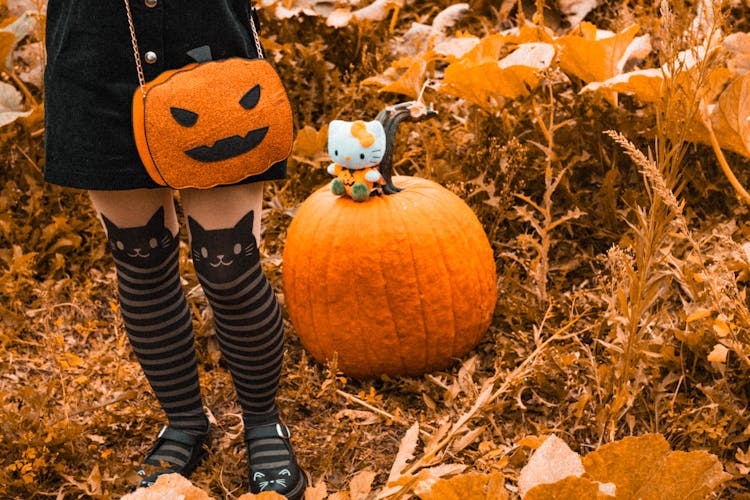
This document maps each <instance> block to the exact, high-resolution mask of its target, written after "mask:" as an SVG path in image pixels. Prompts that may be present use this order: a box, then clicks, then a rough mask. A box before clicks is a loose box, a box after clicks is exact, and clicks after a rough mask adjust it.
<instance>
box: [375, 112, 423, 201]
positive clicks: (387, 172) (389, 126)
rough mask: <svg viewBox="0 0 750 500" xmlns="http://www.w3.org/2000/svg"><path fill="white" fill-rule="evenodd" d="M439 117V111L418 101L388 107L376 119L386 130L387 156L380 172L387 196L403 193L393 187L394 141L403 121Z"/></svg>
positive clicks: (384, 156) (381, 163)
mask: <svg viewBox="0 0 750 500" xmlns="http://www.w3.org/2000/svg"><path fill="white" fill-rule="evenodd" d="M435 115H437V111H435V110H434V109H432V108H428V107H426V106H425V105H424V104H423V103H421V102H417V101H407V102H400V103H398V104H394V105H393V106H388V107H387V108H385V109H384V110H383V111H381V112H380V113H378V116H377V117H375V119H376V120H378V121H379V122H380V123H382V124H383V128H384V129H385V154H384V155H383V159H382V160H381V161H380V165H379V166H378V170H380V174H381V175H382V176H383V180H384V181H385V186H383V192H384V193H385V194H394V193H398V192H399V191H401V188H399V187H396V186H394V185H393V180H392V178H393V141H394V139H395V137H396V129H397V128H398V125H399V123H401V122H402V121H406V120H408V121H410V122H421V121H424V120H427V119H428V118H432V117H433V116H435Z"/></svg>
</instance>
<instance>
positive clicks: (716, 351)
mask: <svg viewBox="0 0 750 500" xmlns="http://www.w3.org/2000/svg"><path fill="white" fill-rule="evenodd" d="M727 354H729V349H727V347H726V346H724V345H722V344H716V345H715V346H714V348H713V350H712V351H711V352H710V353H708V358H707V359H708V361H710V362H711V363H726V362H727Z"/></svg>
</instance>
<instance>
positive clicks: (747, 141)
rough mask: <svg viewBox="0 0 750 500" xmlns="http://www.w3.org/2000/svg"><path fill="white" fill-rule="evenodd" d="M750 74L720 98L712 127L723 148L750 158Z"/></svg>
mask: <svg viewBox="0 0 750 500" xmlns="http://www.w3.org/2000/svg"><path fill="white" fill-rule="evenodd" d="M748 116H750V73H745V74H744V75H742V76H740V77H739V78H736V79H735V80H734V81H732V83H730V84H729V86H728V87H727V88H726V90H725V91H724V92H722V94H721V95H720V96H719V101H718V103H717V105H716V106H715V107H714V108H713V110H712V112H711V126H712V127H713V129H714V133H715V134H716V138H717V139H718V140H719V144H721V147H722V148H726V149H729V150H730V151H734V152H735V153H739V154H741V155H743V156H745V157H750V123H748V121H747V117H748Z"/></svg>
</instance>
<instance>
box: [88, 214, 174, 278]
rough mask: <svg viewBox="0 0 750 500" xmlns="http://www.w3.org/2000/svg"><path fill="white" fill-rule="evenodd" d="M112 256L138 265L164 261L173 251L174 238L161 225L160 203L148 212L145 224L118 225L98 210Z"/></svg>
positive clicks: (162, 217) (162, 219) (162, 218)
mask: <svg viewBox="0 0 750 500" xmlns="http://www.w3.org/2000/svg"><path fill="white" fill-rule="evenodd" d="M102 220H103V221H104V226H105V228H106V229H107V239H108V240H109V246H110V248H111V249H112V256H113V257H114V258H116V259H118V260H121V261H124V262H129V263H135V264H137V265H139V266H150V265H157V264H160V263H161V262H164V260H166V259H167V258H168V257H169V256H170V255H171V254H172V252H173V251H174V249H175V242H176V238H175V236H173V235H172V232H171V231H170V230H169V228H167V227H166V226H165V225H164V207H159V209H158V210H157V211H156V212H155V213H154V215H152V216H151V219H149V221H148V222H147V223H146V225H145V226H140V227H126V228H121V227H118V226H117V225H116V224H115V223H113V222H112V221H111V220H109V219H108V218H107V217H106V216H105V215H104V214H102Z"/></svg>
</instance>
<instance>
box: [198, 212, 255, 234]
mask: <svg viewBox="0 0 750 500" xmlns="http://www.w3.org/2000/svg"><path fill="white" fill-rule="evenodd" d="M187 220H188V227H189V228H190V234H195V233H197V232H204V233H205V232H206V229H205V228H204V227H203V226H201V224H200V223H199V222H198V221H197V220H195V219H194V218H192V217H191V216H189V215H188V217H187ZM254 221H255V211H254V210H250V211H249V212H248V213H246V214H245V215H243V216H242V218H241V219H240V220H239V221H238V222H237V224H235V225H234V228H233V229H242V228H246V229H249V230H250V231H252V230H253V222H254Z"/></svg>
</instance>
